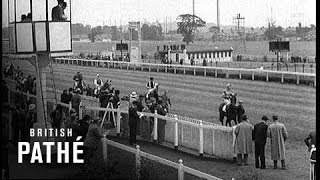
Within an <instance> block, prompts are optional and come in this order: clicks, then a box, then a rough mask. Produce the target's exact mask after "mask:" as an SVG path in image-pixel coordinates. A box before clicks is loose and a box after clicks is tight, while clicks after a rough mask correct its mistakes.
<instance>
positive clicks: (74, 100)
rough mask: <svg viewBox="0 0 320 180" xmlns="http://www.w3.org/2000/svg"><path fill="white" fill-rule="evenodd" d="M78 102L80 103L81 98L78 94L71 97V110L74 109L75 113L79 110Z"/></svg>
mask: <svg viewBox="0 0 320 180" xmlns="http://www.w3.org/2000/svg"><path fill="white" fill-rule="evenodd" d="M80 102H81V96H80V95H79V94H75V95H74V96H72V98H71V104H72V108H74V109H75V110H76V111H77V110H79V106H80Z"/></svg>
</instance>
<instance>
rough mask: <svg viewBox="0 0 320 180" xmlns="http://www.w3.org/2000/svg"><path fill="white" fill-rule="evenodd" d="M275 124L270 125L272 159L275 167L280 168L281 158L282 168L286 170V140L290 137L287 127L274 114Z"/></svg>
mask: <svg viewBox="0 0 320 180" xmlns="http://www.w3.org/2000/svg"><path fill="white" fill-rule="evenodd" d="M272 120H273V124H271V125H270V126H269V127H268V137H269V138H271V160H273V168H274V169H277V168H278V160H281V165H282V169H284V170H286V169H287V167H286V164H285V160H284V159H285V146H284V142H285V141H286V140H287V138H288V133H287V130H286V127H285V126H284V125H283V124H282V123H279V121H278V116H276V115H273V116H272Z"/></svg>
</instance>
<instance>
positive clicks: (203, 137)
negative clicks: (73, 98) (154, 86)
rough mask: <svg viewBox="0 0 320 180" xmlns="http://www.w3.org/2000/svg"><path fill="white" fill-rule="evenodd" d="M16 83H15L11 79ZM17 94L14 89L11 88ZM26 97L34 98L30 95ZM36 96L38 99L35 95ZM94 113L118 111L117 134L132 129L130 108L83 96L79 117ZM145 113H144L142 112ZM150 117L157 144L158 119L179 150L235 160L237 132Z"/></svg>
mask: <svg viewBox="0 0 320 180" xmlns="http://www.w3.org/2000/svg"><path fill="white" fill-rule="evenodd" d="M11 81H13V80H11ZM11 90H12V91H13V90H14V89H13V88H11ZM52 90H53V89H51V88H47V91H52ZM61 93H62V91H61V90H57V94H61ZM25 95H26V96H27V98H28V96H30V95H29V94H28V93H25ZM34 97H36V96H34ZM47 102H50V103H53V104H54V101H53V100H50V97H47ZM59 104H61V105H62V106H65V107H68V108H69V109H70V108H71V105H70V104H69V105H68V104H63V103H61V102H59ZM85 111H86V112H88V111H91V112H92V111H93V114H91V115H95V116H97V115H98V113H99V111H103V112H114V113H115V116H114V117H115V118H116V119H115V121H114V122H116V135H120V129H121V128H127V129H128V120H127V119H124V118H121V114H122V113H123V114H128V109H127V107H126V108H124V109H111V108H101V107H99V105H98V99H97V98H94V97H89V96H84V95H82V96H81V105H80V107H79V118H82V116H83V112H85ZM139 114H141V113H139ZM142 114H143V115H144V116H146V117H149V118H153V119H154V127H153V128H154V129H153V132H154V133H153V140H154V141H157V139H158V134H157V129H158V126H157V125H158V123H157V121H158V119H159V118H160V119H162V120H165V121H166V122H167V123H166V126H165V141H167V142H169V143H171V144H172V145H173V147H174V148H175V149H178V147H179V146H181V147H186V148H189V149H193V150H195V151H198V153H199V155H200V156H202V155H203V154H204V153H207V154H211V155H213V156H216V157H219V158H223V159H229V160H231V159H232V158H233V157H234V154H233V141H234V140H233V129H232V128H231V127H226V126H220V125H215V124H213V123H210V122H206V121H202V120H195V119H191V118H186V117H182V116H178V115H172V114H168V116H161V115H158V114H157V112H156V113H155V114H152V113H146V112H142Z"/></svg>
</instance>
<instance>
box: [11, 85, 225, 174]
mask: <svg viewBox="0 0 320 180" xmlns="http://www.w3.org/2000/svg"><path fill="white" fill-rule="evenodd" d="M6 81H7V82H9V83H8V84H9V87H8V100H7V101H8V104H11V97H12V96H11V92H15V91H16V90H15V88H13V86H14V84H15V81H14V80H11V79H6ZM49 90H52V89H49ZM57 92H58V93H59V92H60V93H61V91H60V90H57ZM22 94H23V95H25V96H26V98H27V100H29V99H30V98H37V96H36V95H32V94H29V92H27V93H25V92H22ZM85 100H88V101H87V102H89V101H94V100H95V99H94V98H92V97H88V96H82V104H84V102H85ZM47 102H49V103H52V104H53V105H55V103H57V104H60V105H62V106H64V107H67V108H69V110H70V109H71V104H65V103H61V102H55V101H54V100H53V99H47ZM85 109H89V110H95V111H97V112H98V111H105V112H115V113H116V116H115V117H117V118H116V121H115V122H116V132H117V134H120V126H121V124H120V123H121V113H128V111H127V110H123V109H111V108H100V107H91V106H81V107H79V118H80V117H81V116H82V111H83V110H85ZM139 114H141V113H139ZM143 114H144V116H149V117H154V133H153V134H154V136H153V139H154V140H157V120H158V118H161V119H164V120H166V121H171V122H173V123H175V140H174V146H175V147H178V135H179V134H178V128H177V127H178V126H177V125H178V123H179V124H184V125H190V126H194V127H197V128H199V131H200V132H201V131H203V129H204V128H208V127H207V126H205V125H202V124H201V122H200V124H196V123H192V122H188V121H182V120H178V118H177V117H178V116H177V115H176V116H175V118H172V117H166V116H161V115H158V114H157V112H155V114H152V113H143ZM11 121H12V119H11V111H9V124H11ZM10 127H11V126H9V139H11V138H12V137H11V135H12V128H10ZM166 131H167V128H166ZM199 137H200V142H201V143H200V147H199V153H200V154H203V134H202V135H201V133H200V135H199ZM107 144H109V145H112V146H114V147H117V148H120V149H123V150H125V151H128V152H131V153H135V154H136V167H137V169H138V170H139V169H140V165H141V162H140V157H141V156H142V157H145V158H147V159H150V160H153V161H156V162H159V163H161V164H164V165H167V166H170V167H173V168H175V169H178V179H179V180H182V179H184V178H183V177H184V173H185V172H186V173H189V174H191V175H194V176H197V177H200V178H204V179H210V180H220V179H219V178H217V177H214V176H211V175H209V174H206V173H203V172H200V171H198V170H195V169H192V168H190V167H187V166H184V165H183V164H182V160H181V159H180V160H179V163H174V162H172V161H169V160H166V159H163V158H160V157H158V156H155V155H152V154H149V153H146V152H142V151H140V149H139V146H137V148H136V149H134V148H131V147H128V146H125V145H123V144H120V143H117V142H114V141H111V140H108V139H106V137H104V138H103V139H102V148H103V151H102V152H103V156H104V160H106V159H107ZM137 175H138V177H139V175H140V174H139V172H138V174H137Z"/></svg>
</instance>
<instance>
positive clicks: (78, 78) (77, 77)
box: [73, 72, 83, 82]
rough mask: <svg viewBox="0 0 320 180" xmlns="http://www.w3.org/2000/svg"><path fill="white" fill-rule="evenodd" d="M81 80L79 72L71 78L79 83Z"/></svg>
mask: <svg viewBox="0 0 320 180" xmlns="http://www.w3.org/2000/svg"><path fill="white" fill-rule="evenodd" d="M82 79H83V77H82V74H81V73H80V72H77V74H76V75H74V76H73V80H74V81H77V82H80V81H82Z"/></svg>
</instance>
